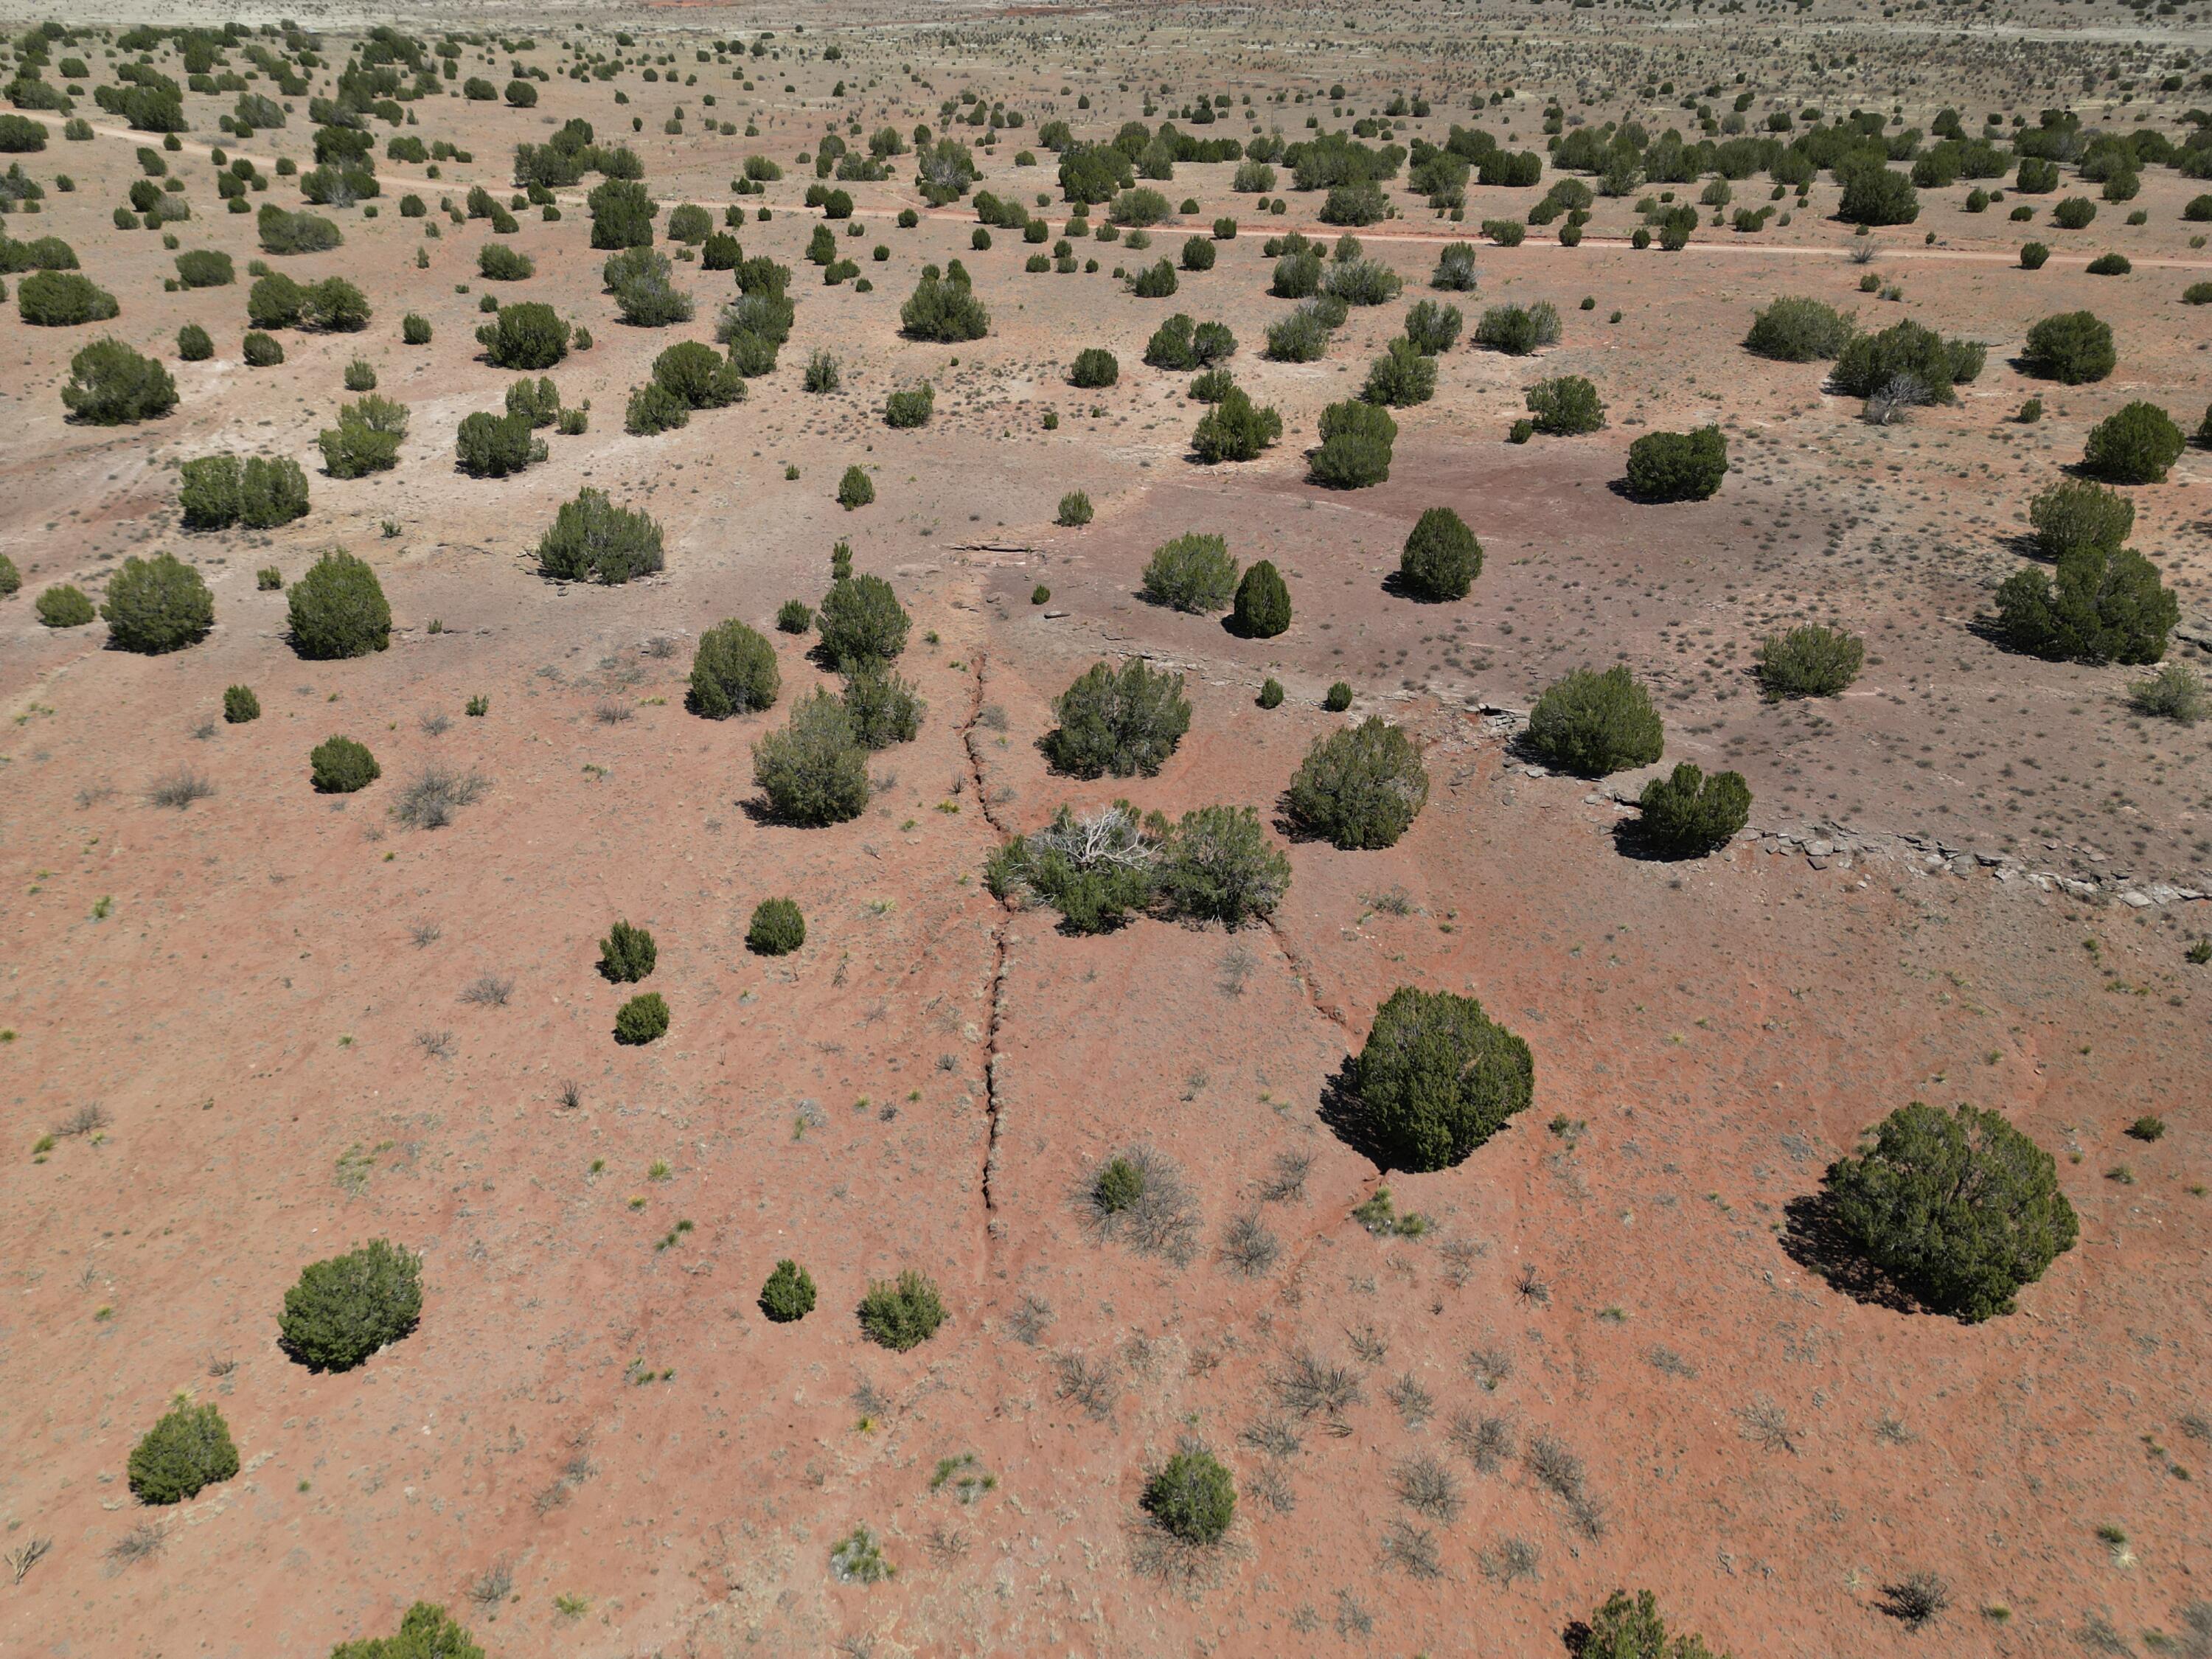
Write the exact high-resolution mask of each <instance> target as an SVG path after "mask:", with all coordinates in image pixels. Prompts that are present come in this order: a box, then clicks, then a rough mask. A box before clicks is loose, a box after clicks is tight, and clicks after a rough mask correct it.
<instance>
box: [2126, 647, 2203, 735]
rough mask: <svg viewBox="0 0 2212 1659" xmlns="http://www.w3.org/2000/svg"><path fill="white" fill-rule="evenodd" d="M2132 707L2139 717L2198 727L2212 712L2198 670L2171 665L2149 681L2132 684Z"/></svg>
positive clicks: (2129, 689)
mask: <svg viewBox="0 0 2212 1659" xmlns="http://www.w3.org/2000/svg"><path fill="white" fill-rule="evenodd" d="M2128 707H2129V708H2132V709H2134V710H2135V712H2136V714H2149V715H2153V716H2155V717H2156V718H2158V719H2160V720H2172V721H2174V722H2176V723H2177V724H2179V725H2181V726H2194V725H2196V724H2197V721H2199V720H2203V718H2204V716H2205V714H2206V713H2207V712H2208V710H2212V701H2209V700H2208V699H2207V698H2206V696H2205V693H2204V682H2203V678H2201V677H2200V676H2199V675H2198V674H2197V671H2195V670H2194V669H2191V668H2187V667H2185V666H2183V665H2181V664H2180V663H2178V662H2170V663H2166V664H2164V665H2161V666H2160V669H2159V671H2158V672H2156V673H2155V674H2153V675H2151V676H2150V677H2149V678H2146V679H2140V680H2131V681H2130V682H2129V683H2128Z"/></svg>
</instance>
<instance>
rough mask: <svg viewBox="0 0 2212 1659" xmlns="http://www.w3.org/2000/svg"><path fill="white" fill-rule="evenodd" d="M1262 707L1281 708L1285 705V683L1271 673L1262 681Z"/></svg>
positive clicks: (1260, 700)
mask: <svg viewBox="0 0 2212 1659" xmlns="http://www.w3.org/2000/svg"><path fill="white" fill-rule="evenodd" d="M1259 702H1260V707H1261V708H1281V707H1282V706H1283V683H1282V682H1281V681H1280V680H1279V679H1277V678H1275V677H1274V676H1273V674H1270V675H1269V676H1268V677H1267V678H1266V679H1264V680H1262V681H1261V683H1260V698H1259Z"/></svg>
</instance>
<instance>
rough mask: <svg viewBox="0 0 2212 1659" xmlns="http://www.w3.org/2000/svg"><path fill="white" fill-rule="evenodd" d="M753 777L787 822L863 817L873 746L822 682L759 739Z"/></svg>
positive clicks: (772, 808) (812, 822)
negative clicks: (863, 741)
mask: <svg viewBox="0 0 2212 1659" xmlns="http://www.w3.org/2000/svg"><path fill="white" fill-rule="evenodd" d="M841 585H842V584H841ZM753 781H754V782H755V783H756V784H757V785H758V786H759V787H760V791H761V793H762V794H763V795H764V796H765V797H766V798H767V800H768V805H769V811H771V812H772V813H773V814H774V815H775V817H778V818H780V819H781V820H782V821H783V822H785V823H796V824H805V825H821V824H827V823H844V822H845V821H846V820H847V819H848V818H856V817H860V813H861V811H863V810H864V809H865V808H866V805H867V804H868V751H867V750H865V749H863V748H862V747H861V746H860V739H859V738H857V737H855V736H854V732H853V722H852V717H851V716H850V715H849V714H847V713H846V712H845V705H844V704H843V702H841V701H839V700H838V699H837V698H836V697H834V696H831V695H830V694H829V692H827V691H825V690H822V689H821V688H820V687H818V686H817V688H816V689H815V690H814V692H813V694H812V695H811V696H808V697H806V698H805V699H804V700H803V701H802V702H799V705H798V706H797V707H796V708H793V710H792V711H791V723H790V724H789V725H788V726H786V727H785V728H784V729H783V730H782V731H781V732H769V733H768V734H767V735H766V736H764V737H763V738H761V739H760V740H759V741H758V742H757V743H756V744H753Z"/></svg>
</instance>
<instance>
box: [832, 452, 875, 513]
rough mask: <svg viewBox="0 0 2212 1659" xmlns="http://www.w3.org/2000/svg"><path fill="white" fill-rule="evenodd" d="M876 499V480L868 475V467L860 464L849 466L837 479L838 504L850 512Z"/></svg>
mask: <svg viewBox="0 0 2212 1659" xmlns="http://www.w3.org/2000/svg"><path fill="white" fill-rule="evenodd" d="M875 499H876V486H875V482H874V480H873V479H872V478H870V477H868V472H867V469H866V467H864V466H860V465H858V464H855V465H852V466H848V467H847V468H846V469H845V476H844V477H842V478H840V479H839V480H838V481H837V505H838V506H840V507H843V508H844V509H845V510H846V511H847V512H848V513H850V512H852V511H853V510H854V509H855V508H856V507H866V506H867V505H868V504H869V503H870V502H871V501H874V500H875Z"/></svg>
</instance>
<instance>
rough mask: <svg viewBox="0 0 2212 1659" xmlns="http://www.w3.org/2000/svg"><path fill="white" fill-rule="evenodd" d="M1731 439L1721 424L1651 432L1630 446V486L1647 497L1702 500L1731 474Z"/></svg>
mask: <svg viewBox="0 0 2212 1659" xmlns="http://www.w3.org/2000/svg"><path fill="white" fill-rule="evenodd" d="M1728 469H1729V463H1728V440H1727V439H1726V438H1725V437H1723V435H1721V429H1720V428H1718V427H1717V426H1701V427H1699V428H1696V429H1695V430H1693V431H1690V432H1647V433H1645V434H1644V435H1643V436H1642V437H1640V438H1638V439H1637V440H1636V441H1635V442H1633V443H1632V444H1630V445H1629V446H1628V488H1629V492H1630V493H1631V494H1632V495H1635V496H1636V497H1637V498H1638V500H1641V501H1705V500H1708V499H1710V498H1711V495H1712V494H1713V492H1714V491H1716V490H1717V489H1719V488H1720V487H1721V480H1722V479H1723V478H1724V477H1727V476H1728Z"/></svg>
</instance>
